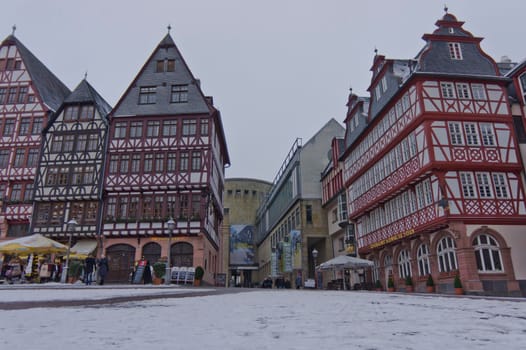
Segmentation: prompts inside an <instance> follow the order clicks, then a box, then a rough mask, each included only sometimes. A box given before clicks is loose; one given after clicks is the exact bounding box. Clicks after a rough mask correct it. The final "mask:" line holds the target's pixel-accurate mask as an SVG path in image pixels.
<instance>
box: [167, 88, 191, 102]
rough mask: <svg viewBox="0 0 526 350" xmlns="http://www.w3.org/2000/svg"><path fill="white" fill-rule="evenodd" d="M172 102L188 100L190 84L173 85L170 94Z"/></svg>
mask: <svg viewBox="0 0 526 350" xmlns="http://www.w3.org/2000/svg"><path fill="white" fill-rule="evenodd" d="M170 102H171V103H183V102H188V85H172V90H171V94H170Z"/></svg>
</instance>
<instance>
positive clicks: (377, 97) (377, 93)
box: [374, 84, 382, 101]
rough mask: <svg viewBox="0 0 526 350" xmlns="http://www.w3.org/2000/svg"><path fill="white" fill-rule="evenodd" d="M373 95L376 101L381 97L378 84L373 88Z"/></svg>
mask: <svg viewBox="0 0 526 350" xmlns="http://www.w3.org/2000/svg"><path fill="white" fill-rule="evenodd" d="M374 96H375V97H376V101H378V100H379V99H380V97H382V93H381V91H380V84H378V85H376V87H375V88H374Z"/></svg>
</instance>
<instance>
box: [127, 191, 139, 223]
mask: <svg viewBox="0 0 526 350" xmlns="http://www.w3.org/2000/svg"><path fill="white" fill-rule="evenodd" d="M138 209H139V197H137V196H131V197H130V207H129V209H128V218H130V219H136V218H137V213H138V212H137V211H138Z"/></svg>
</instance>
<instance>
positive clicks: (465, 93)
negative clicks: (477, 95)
mask: <svg viewBox="0 0 526 350" xmlns="http://www.w3.org/2000/svg"><path fill="white" fill-rule="evenodd" d="M456 87H457V96H458V98H460V99H463V100H467V99H470V98H471V94H470V93H469V84H466V83H457V84H456Z"/></svg>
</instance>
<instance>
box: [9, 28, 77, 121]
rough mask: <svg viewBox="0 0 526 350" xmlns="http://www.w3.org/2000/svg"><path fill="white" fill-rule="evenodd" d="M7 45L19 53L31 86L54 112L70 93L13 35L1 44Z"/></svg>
mask: <svg viewBox="0 0 526 350" xmlns="http://www.w3.org/2000/svg"><path fill="white" fill-rule="evenodd" d="M8 44H10V45H15V46H16V47H17V49H18V51H19V52H20V55H21V57H22V61H23V62H24V66H25V67H26V69H27V71H28V72H29V76H30V77H31V80H32V82H33V86H34V87H35V89H36V90H37V91H38V94H39V95H40V98H41V99H42V102H44V103H45V104H46V105H47V106H48V107H49V109H51V110H52V111H56V110H57V109H58V108H59V107H60V104H61V103H62V101H63V100H64V98H65V97H66V96H67V95H69V94H70V93H71V91H70V90H69V89H68V88H67V86H66V85H64V83H62V82H61V81H60V80H59V79H58V78H57V77H56V76H55V75H54V74H53V73H52V72H51V71H50V70H49V69H48V68H47V67H46V66H45V65H44V64H43V63H42V62H40V60H39V59H38V58H36V57H35V55H33V53H31V51H29V50H28V49H27V48H26V47H25V46H24V45H23V44H22V43H21V42H20V40H18V39H17V38H16V37H15V36H14V35H9V36H8V37H7V38H6V39H5V40H4V41H3V42H2V45H8Z"/></svg>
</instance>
